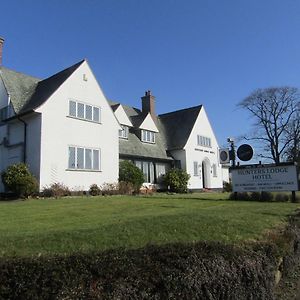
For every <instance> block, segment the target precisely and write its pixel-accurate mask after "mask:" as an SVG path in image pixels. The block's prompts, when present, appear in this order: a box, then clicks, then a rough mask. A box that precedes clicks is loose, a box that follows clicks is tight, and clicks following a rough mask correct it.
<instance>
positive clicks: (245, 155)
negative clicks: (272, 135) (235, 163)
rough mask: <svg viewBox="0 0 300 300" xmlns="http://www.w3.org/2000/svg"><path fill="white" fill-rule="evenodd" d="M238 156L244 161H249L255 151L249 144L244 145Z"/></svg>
mask: <svg viewBox="0 0 300 300" xmlns="http://www.w3.org/2000/svg"><path fill="white" fill-rule="evenodd" d="M237 156H238V158H239V159H240V160H242V161H248V160H250V159H251V158H252V157H253V149H252V147H251V146H250V145H248V144H243V145H241V146H240V147H239V148H238V149H237Z"/></svg>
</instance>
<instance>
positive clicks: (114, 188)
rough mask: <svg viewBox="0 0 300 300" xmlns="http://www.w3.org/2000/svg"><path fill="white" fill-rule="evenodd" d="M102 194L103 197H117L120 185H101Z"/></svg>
mask: <svg viewBox="0 0 300 300" xmlns="http://www.w3.org/2000/svg"><path fill="white" fill-rule="evenodd" d="M100 189H101V193H102V195H104V196H106V195H117V194H118V190H119V188H118V184H117V183H103V185H101V188H100Z"/></svg>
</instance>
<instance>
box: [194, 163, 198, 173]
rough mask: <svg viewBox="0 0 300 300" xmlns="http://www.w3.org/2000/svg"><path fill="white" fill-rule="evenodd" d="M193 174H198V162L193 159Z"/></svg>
mask: <svg viewBox="0 0 300 300" xmlns="http://www.w3.org/2000/svg"><path fill="white" fill-rule="evenodd" d="M194 176H198V162H197V161H194Z"/></svg>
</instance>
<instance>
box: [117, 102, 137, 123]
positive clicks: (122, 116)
mask: <svg viewBox="0 0 300 300" xmlns="http://www.w3.org/2000/svg"><path fill="white" fill-rule="evenodd" d="M115 116H116V118H117V120H118V121H119V123H120V124H122V125H126V126H128V127H132V126H133V125H132V123H131V121H130V120H129V118H128V116H127V115H126V113H125V110H124V108H123V106H122V105H119V107H118V108H117V109H116V110H115Z"/></svg>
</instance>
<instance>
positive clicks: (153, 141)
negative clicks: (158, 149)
mask: <svg viewBox="0 0 300 300" xmlns="http://www.w3.org/2000/svg"><path fill="white" fill-rule="evenodd" d="M151 133H152V135H151V142H152V143H155V133H154V132H151Z"/></svg>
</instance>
